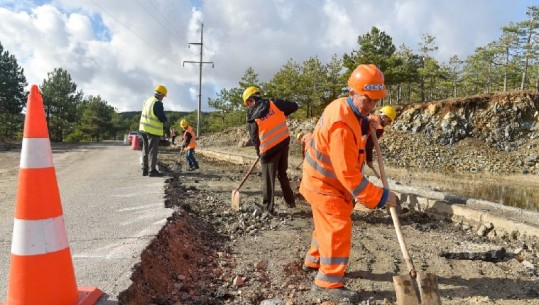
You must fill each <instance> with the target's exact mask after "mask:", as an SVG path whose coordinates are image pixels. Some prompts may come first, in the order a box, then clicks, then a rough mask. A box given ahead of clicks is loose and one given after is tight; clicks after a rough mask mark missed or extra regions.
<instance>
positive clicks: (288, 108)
mask: <svg viewBox="0 0 539 305" xmlns="http://www.w3.org/2000/svg"><path fill="white" fill-rule="evenodd" d="M271 101H272V102H273V103H274V104H275V106H277V108H279V110H281V111H282V112H284V115H286V116H288V115H289V114H291V113H294V112H295V111H296V110H298V108H299V105H298V103H295V102H289V101H285V100H279V99H272V100H271Z"/></svg>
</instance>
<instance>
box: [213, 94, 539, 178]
mask: <svg viewBox="0 0 539 305" xmlns="http://www.w3.org/2000/svg"><path fill="white" fill-rule="evenodd" d="M395 107H396V109H397V113H398V116H397V119H396V120H395V122H394V123H393V124H392V125H391V126H390V127H388V128H386V133H385V135H384V137H383V138H382V139H381V140H380V145H381V147H382V150H383V153H384V159H385V161H386V162H387V163H388V164H389V165H390V166H394V167H399V168H417V169H427V170H429V171H435V172H437V171H451V172H462V173H466V172H468V173H501V174H509V173H514V174H518V173H521V174H534V175H539V93H538V92H537V91H515V92H509V93H493V94H485V95H478V96H472V97H468V98H464V99H448V100H442V101H436V102H430V103H423V104H418V103H415V104H403V105H395ZM314 124H315V119H308V120H304V121H298V120H291V121H290V130H291V131H292V133H293V134H296V133H297V132H299V131H302V130H303V131H309V130H312V129H313V127H314ZM204 142H206V143H211V145H222V146H235V145H239V146H244V145H246V142H248V141H247V133H246V129H245V128H244V127H238V128H231V129H228V130H226V131H225V132H223V133H219V134H214V135H208V136H205V137H204ZM291 154H297V155H299V151H298V150H297V148H296V145H292V147H291Z"/></svg>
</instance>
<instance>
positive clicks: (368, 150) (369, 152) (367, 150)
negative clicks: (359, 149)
mask: <svg viewBox="0 0 539 305" xmlns="http://www.w3.org/2000/svg"><path fill="white" fill-rule="evenodd" d="M373 149H374V142H372V139H371V138H370V137H369V138H368V139H367V144H365V153H366V154H367V162H372V157H373V153H372V151H373Z"/></svg>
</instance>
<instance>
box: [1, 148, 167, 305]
mask: <svg viewBox="0 0 539 305" xmlns="http://www.w3.org/2000/svg"><path fill="white" fill-rule="evenodd" d="M16 153H17V152H16V151H15V152H13V151H10V152H0V158H3V159H4V160H7V159H9V158H8V154H11V159H12V160H15V159H16V158H14V157H13V154H16ZM2 154H4V156H2ZM139 157H140V151H132V150H131V149H130V147H129V146H125V145H123V143H122V142H106V143H98V144H90V145H81V146H69V145H67V146H65V145H61V146H56V145H53V161H54V165H55V169H56V176H57V180H58V187H59V189H60V196H61V200H62V207H63V212H64V219H65V223H66V231H67V236H68V239H69V246H70V249H71V255H72V258H73V265H74V268H75V275H76V279H77V285H78V286H95V287H97V288H99V289H101V290H102V291H103V292H104V296H103V297H102V298H101V299H100V301H99V302H98V304H101V305H103V304H108V305H110V304H117V297H118V294H119V293H120V292H121V291H123V290H125V289H126V288H127V287H128V286H129V285H130V283H131V281H130V279H129V277H130V275H131V268H132V267H133V266H134V265H135V264H136V263H137V262H139V261H140V254H141V253H142V250H143V249H144V248H145V247H146V246H147V245H148V244H149V242H150V241H151V240H152V238H153V237H154V236H156V235H157V233H158V232H159V230H160V229H161V227H162V226H163V225H164V224H165V222H166V219H167V217H168V216H170V215H171V214H172V210H171V209H167V208H165V207H164V185H165V183H164V181H165V178H160V177H152V178H149V177H143V176H142V175H141V170H140V165H139V162H140V161H139ZM19 159H20V158H19ZM16 162H17V164H12V163H13V162H11V163H8V164H6V162H2V163H1V164H2V167H3V168H1V169H0V178H2V179H1V181H0V184H2V187H1V190H2V192H1V193H0V195H1V196H0V199H1V202H0V204H1V205H2V208H1V209H0V303H3V302H4V301H6V298H7V285H8V274H9V261H10V253H11V239H12V231H13V211H14V207H15V201H16V187H17V178H13V176H15V177H16V176H17V173H18V165H19V164H18V162H19V160H18V159H17V160H16ZM10 173H11V175H10ZM8 177H9V179H8Z"/></svg>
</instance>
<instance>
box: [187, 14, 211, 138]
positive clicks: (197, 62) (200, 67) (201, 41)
mask: <svg viewBox="0 0 539 305" xmlns="http://www.w3.org/2000/svg"><path fill="white" fill-rule="evenodd" d="M203 38H204V24H203V23H201V26H200V42H190V43H189V47H191V45H192V44H194V45H199V46H200V60H199V61H192V60H184V61H183V63H182V66H185V63H191V64H198V65H199V74H198V112H197V138H198V136H199V135H200V112H201V106H202V64H211V67H212V68H213V67H214V64H213V61H202V50H203V49H204V42H203Z"/></svg>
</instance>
